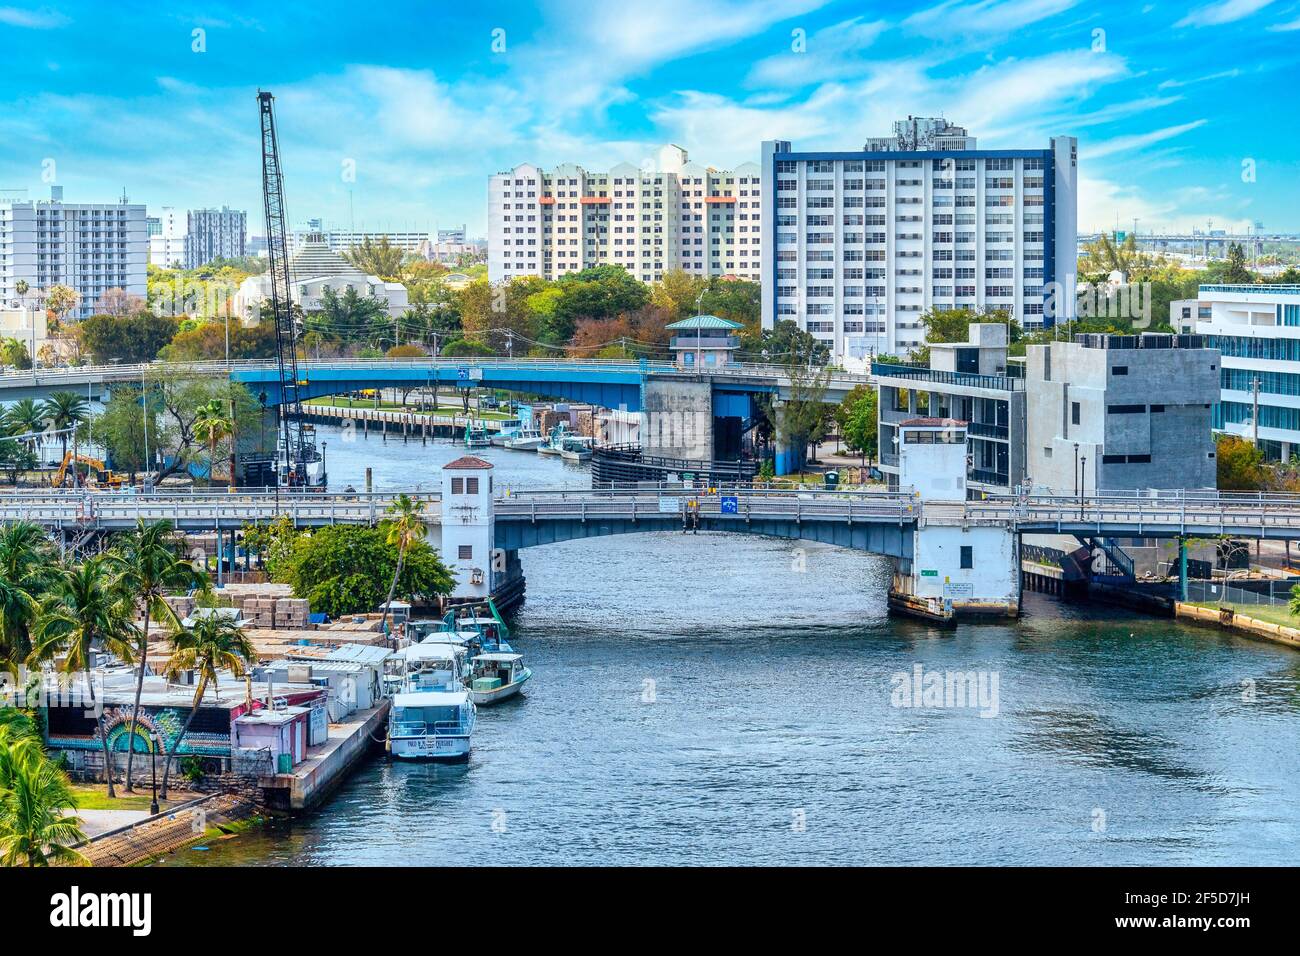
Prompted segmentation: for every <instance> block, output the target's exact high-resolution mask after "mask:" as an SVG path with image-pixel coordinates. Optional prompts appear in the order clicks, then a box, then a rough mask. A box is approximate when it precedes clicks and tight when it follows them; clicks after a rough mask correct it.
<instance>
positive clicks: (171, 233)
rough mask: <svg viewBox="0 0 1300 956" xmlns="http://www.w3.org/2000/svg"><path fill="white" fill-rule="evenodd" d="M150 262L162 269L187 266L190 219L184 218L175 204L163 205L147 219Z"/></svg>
mask: <svg viewBox="0 0 1300 956" xmlns="http://www.w3.org/2000/svg"><path fill="white" fill-rule="evenodd" d="M147 222H148V232H149V264H150V265H151V266H157V267H158V268H160V269H181V268H185V266H186V261H187V259H188V252H189V235H188V234H187V233H186V231H185V230H186V226H187V224H188V220H182V219H181V217H180V214H179V213H177V211H176V208H175V207H174V206H163V207H162V208H161V209H160V210H159V211H158V215H157V216H150V217H149V218H148V220H147Z"/></svg>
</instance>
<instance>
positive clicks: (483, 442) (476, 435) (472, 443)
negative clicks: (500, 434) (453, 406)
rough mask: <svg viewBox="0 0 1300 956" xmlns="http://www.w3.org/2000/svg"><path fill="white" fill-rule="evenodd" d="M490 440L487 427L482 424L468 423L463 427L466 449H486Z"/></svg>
mask: <svg viewBox="0 0 1300 956" xmlns="http://www.w3.org/2000/svg"><path fill="white" fill-rule="evenodd" d="M491 444H492V439H490V438H488V432H487V426H485V425H484V424H483V423H482V422H468V423H467V424H466V425H465V447H466V448H488V447H490V446H491Z"/></svg>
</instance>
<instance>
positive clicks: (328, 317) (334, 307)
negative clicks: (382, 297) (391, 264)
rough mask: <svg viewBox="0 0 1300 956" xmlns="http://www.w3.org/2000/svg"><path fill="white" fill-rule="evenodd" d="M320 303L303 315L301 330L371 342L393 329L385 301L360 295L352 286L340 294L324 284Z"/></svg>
mask: <svg viewBox="0 0 1300 956" xmlns="http://www.w3.org/2000/svg"><path fill="white" fill-rule="evenodd" d="M320 305H321V307H320V311H319V312H312V313H310V314H308V315H307V316H306V317H305V318H304V319H303V329H304V331H307V332H319V333H321V335H323V336H325V337H326V338H328V339H332V340H334V341H340V342H371V341H372V340H373V339H374V338H375V337H376V336H380V335H383V334H384V333H386V332H387V333H390V334H391V333H392V332H393V331H394V329H395V326H394V324H393V320H392V319H391V318H389V316H388V310H387V308H386V307H385V306H384V303H382V302H380V301H379V299H377V298H375V297H374V296H366V297H364V298H362V296H361V295H360V294H358V292H357V290H356V289H354V288H352V286H348V287H347V288H346V289H344V290H343V294H342V295H339V294H338V293H336V292H335V291H334V290H333V289H331V288H330V287H328V286H326V287H325V288H324V289H323V290H321V296H320Z"/></svg>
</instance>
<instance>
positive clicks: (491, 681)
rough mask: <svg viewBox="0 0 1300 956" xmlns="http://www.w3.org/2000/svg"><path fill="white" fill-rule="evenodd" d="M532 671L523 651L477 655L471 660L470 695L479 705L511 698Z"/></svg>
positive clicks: (522, 686)
mask: <svg viewBox="0 0 1300 956" xmlns="http://www.w3.org/2000/svg"><path fill="white" fill-rule="evenodd" d="M532 676H533V672H532V671H530V670H529V669H528V668H527V667H525V666H524V655H522V654H503V653H494V654H479V655H478V656H477V657H475V658H474V659H473V660H471V661H470V679H469V696H470V697H471V698H472V699H473V701H474V703H475V704H477V705H479V706H486V705H488V704H495V703H498V702H500V701H503V700H505V699H507V698H509V697H514V696H515V695H516V694H518V693H520V692H521V691H522V690H523V689H524V684H525V683H526V682H527V680H528V678H530V677H532Z"/></svg>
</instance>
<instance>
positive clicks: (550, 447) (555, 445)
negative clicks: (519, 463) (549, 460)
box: [537, 422, 569, 455]
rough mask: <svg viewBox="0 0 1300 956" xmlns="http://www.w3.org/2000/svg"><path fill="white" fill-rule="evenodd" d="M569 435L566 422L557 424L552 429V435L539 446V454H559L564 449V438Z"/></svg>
mask: <svg viewBox="0 0 1300 956" xmlns="http://www.w3.org/2000/svg"><path fill="white" fill-rule="evenodd" d="M567 437H569V430H568V429H567V428H566V427H565V425H564V423H563V422H561V423H560V424H558V425H556V426H555V427H554V428H552V429H551V434H550V437H548V438H547V439H546V441H545V442H543V443H542V444H540V445H538V446H537V454H539V455H558V454H560V452H561V451H563V450H564V439H566V438H567Z"/></svg>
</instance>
